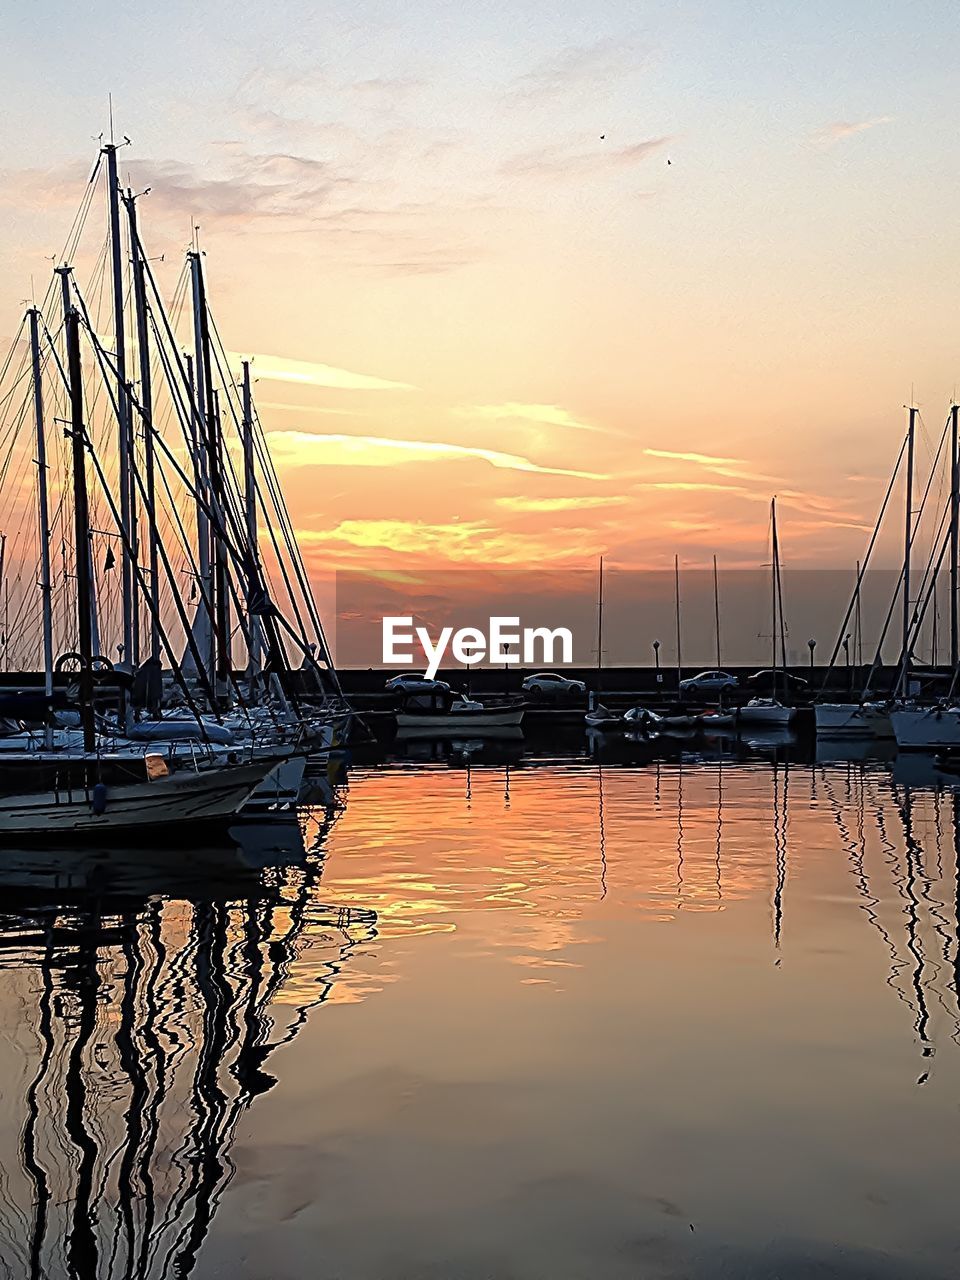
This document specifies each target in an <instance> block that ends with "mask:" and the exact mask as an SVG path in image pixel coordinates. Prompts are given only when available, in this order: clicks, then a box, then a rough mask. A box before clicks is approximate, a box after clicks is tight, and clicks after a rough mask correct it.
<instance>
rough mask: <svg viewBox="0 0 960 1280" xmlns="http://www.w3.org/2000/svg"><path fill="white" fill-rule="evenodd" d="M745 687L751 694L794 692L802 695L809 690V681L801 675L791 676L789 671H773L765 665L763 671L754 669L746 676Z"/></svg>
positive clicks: (766, 694)
mask: <svg viewBox="0 0 960 1280" xmlns="http://www.w3.org/2000/svg"><path fill="white" fill-rule="evenodd" d="M746 685H747V688H748V689H749V690H750V692H751V693H752V694H761V695H763V696H768V695H770V694H772V693H794V694H800V695H803V694H805V693H809V692H810V681H809V680H804V679H803V678H802V677H801V676H793V675H791V674H790V672H789V671H774V670H773V669H772V668H770V667H765V668H764V669H763V671H755V672H754V673H753V675H752V676H747V679H746Z"/></svg>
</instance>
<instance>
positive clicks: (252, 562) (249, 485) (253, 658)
mask: <svg viewBox="0 0 960 1280" xmlns="http://www.w3.org/2000/svg"><path fill="white" fill-rule="evenodd" d="M242 432H243V501H244V510H245V514H246V525H247V556H248V557H249V563H248V565H247V575H246V577H247V581H246V583H245V586H246V597H247V600H246V604H247V634H248V636H249V645H250V691H251V694H252V693H253V691H254V689H255V686H256V680H257V675H258V674H259V670H260V619H259V616H258V615H257V613H255V611H254V603H255V597H256V596H259V595H260V594H261V593H260V590H259V584H258V582H257V578H258V576H259V575H258V567H259V563H260V555H259V546H258V541H257V481H256V474H255V472H254V457H253V400H252V395H251V390H250V361H249V360H244V361H243V422H242Z"/></svg>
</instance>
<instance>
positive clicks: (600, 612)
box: [597, 556, 603, 701]
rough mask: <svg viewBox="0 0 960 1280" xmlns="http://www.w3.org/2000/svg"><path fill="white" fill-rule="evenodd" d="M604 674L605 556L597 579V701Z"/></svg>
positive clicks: (601, 558)
mask: <svg viewBox="0 0 960 1280" xmlns="http://www.w3.org/2000/svg"><path fill="white" fill-rule="evenodd" d="M602 672H603V556H601V557H600V573H599V577H598V579H597V700H598V701H599V698H600V685H601V682H602V674H601V673H602Z"/></svg>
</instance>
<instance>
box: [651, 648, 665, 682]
mask: <svg viewBox="0 0 960 1280" xmlns="http://www.w3.org/2000/svg"><path fill="white" fill-rule="evenodd" d="M653 661H654V663H655V665H656V668H657V692H658V693H659V692H660V686H661V685H662V684H663V672H662V671H661V670H660V641H659V640H654V642H653Z"/></svg>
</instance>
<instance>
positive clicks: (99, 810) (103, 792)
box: [93, 782, 107, 818]
mask: <svg viewBox="0 0 960 1280" xmlns="http://www.w3.org/2000/svg"><path fill="white" fill-rule="evenodd" d="M106 809H107V788H106V787H105V786H104V784H103V783H102V782H98V783H97V784H96V785H95V786H94V788H93V812H94V813H95V814H96V815H97V817H98V818H99V817H100V816H101V814H103V813H105V812H106Z"/></svg>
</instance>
